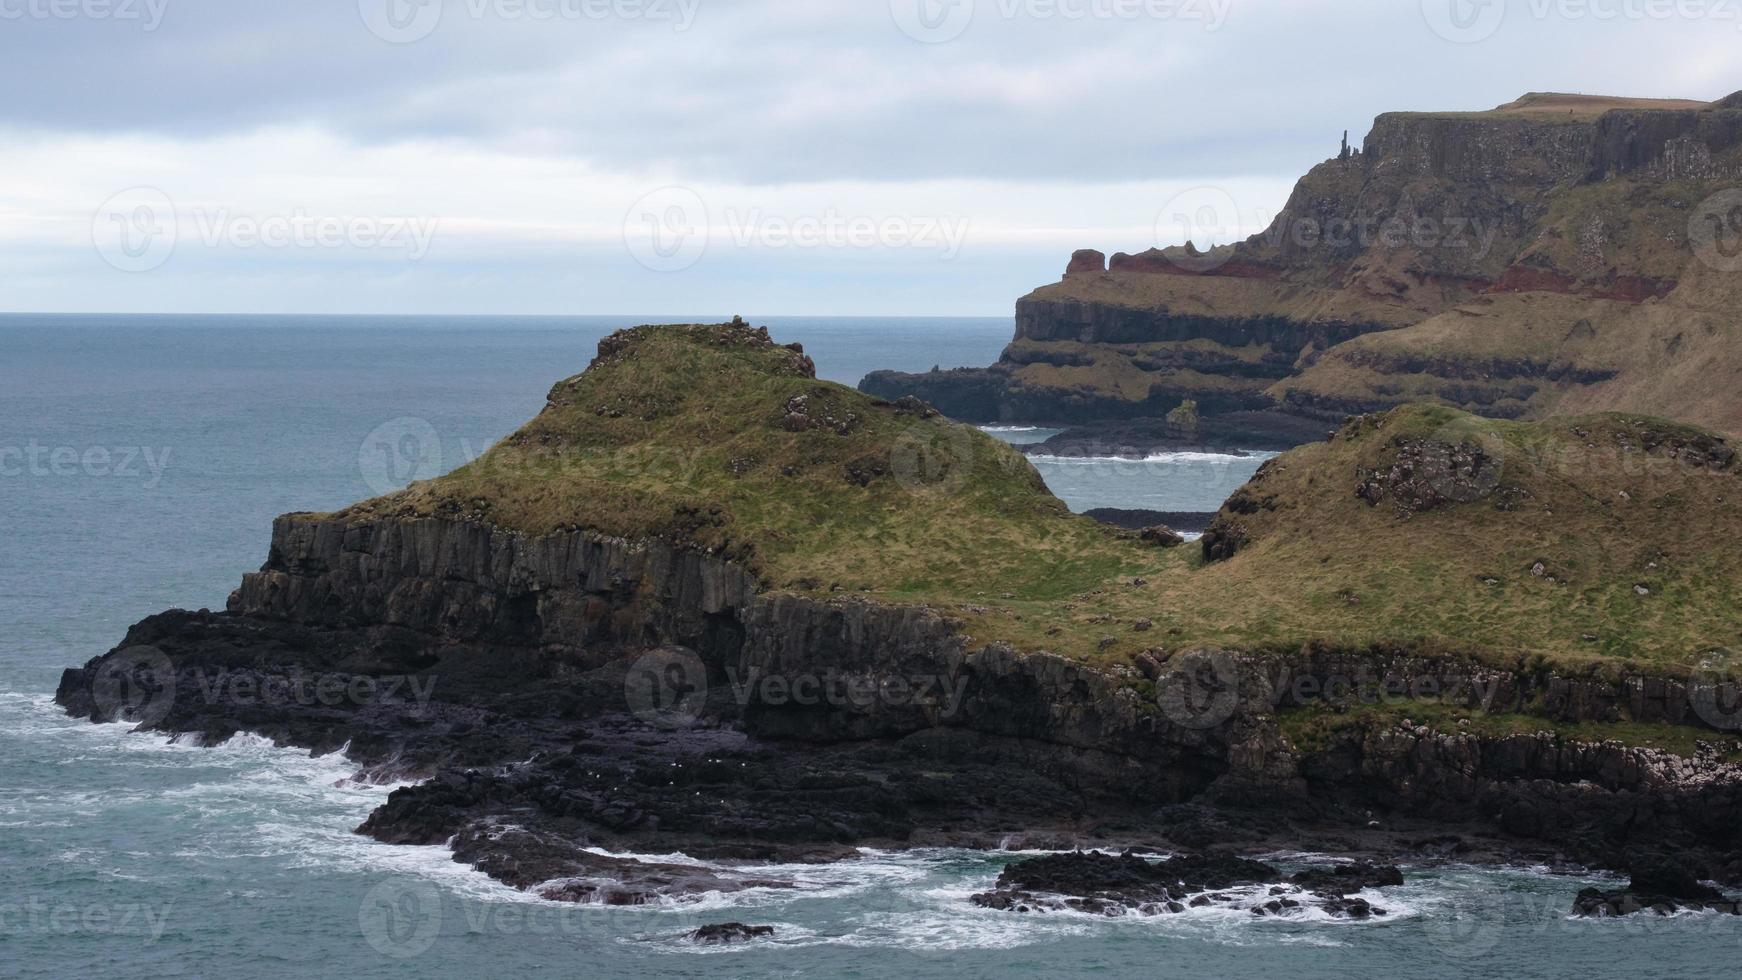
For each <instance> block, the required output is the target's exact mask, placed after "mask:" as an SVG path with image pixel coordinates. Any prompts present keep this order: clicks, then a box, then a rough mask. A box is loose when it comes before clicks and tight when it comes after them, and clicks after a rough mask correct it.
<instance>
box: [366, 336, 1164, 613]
mask: <svg viewBox="0 0 1742 980" xmlns="http://www.w3.org/2000/svg"><path fill="white" fill-rule="evenodd" d="M620 336H621V338H622V339H621V342H620V343H619V344H618V346H617V347H616V348H615V349H614V350H612V351H611V352H609V353H608V354H607V355H606V356H603V357H601V358H600V359H599V360H598V361H596V362H595V363H594V365H593V366H592V367H591V368H590V369H589V370H588V371H586V372H585V373H583V374H580V375H578V376H576V377H573V378H569V379H567V380H565V381H563V382H560V383H559V384H557V385H556V387H555V388H554V389H552V391H551V395H550V400H549V404H548V405H547V407H546V408H545V410H544V411H543V412H542V413H541V414H540V415H539V416H538V417H537V418H535V419H533V420H532V421H531V422H529V423H528V424H527V425H526V426H524V427H523V428H521V429H520V430H519V431H518V432H516V433H514V434H513V435H511V436H509V437H508V438H507V439H505V440H503V442H501V443H500V444H498V445H496V446H494V447H492V448H491V449H490V451H489V452H487V453H486V454H484V455H483V456H482V457H480V458H479V459H477V460H476V461H474V462H472V463H471V464H469V465H467V466H464V467H462V468H460V469H458V470H456V471H454V472H453V473H450V474H448V475H446V476H443V477H440V478H438V479H435V480H431V481H428V482H425V483H420V484H418V485H416V486H413V487H411V488H410V489H408V490H406V491H404V492H402V493H399V494H395V495H392V496H389V497H385V498H381V499H379V500H374V501H369V502H366V503H363V504H359V505H357V506H356V507H353V508H351V509H350V510H348V511H346V512H344V515H343V516H346V517H353V518H360V517H367V516H373V515H415V514H422V515H446V516H464V517H470V518H474V519H479V520H485V521H489V522H492V523H495V524H498V525H501V526H505V527H510V528H514V529H516V530H521V531H525V532H528V533H533V534H544V533H550V532H552V531H557V530H562V529H568V528H583V527H584V528H591V529H595V530H599V531H603V532H605V533H608V534H612V535H618V536H623V537H631V538H646V537H656V536H657V537H662V538H667V539H670V540H674V541H677V542H680V543H683V544H686V545H689V546H692V547H696V548H702V549H707V550H711V551H713V552H715V553H718V554H721V555H725V556H727V557H731V558H735V559H737V560H740V561H743V562H745V563H746V564H748V565H750V566H751V567H752V568H754V569H755V570H756V571H757V572H758V573H759V574H760V575H761V576H762V577H763V579H764V581H765V582H766V584H767V585H769V586H771V587H774V588H795V589H804V590H822V591H827V590H832V589H835V588H837V587H838V588H839V589H842V590H852V591H855V592H857V591H871V592H876V593H880V594H884V595H888V596H891V597H908V598H921V597H938V596H955V597H964V598H966V597H976V596H979V595H982V594H987V593H990V594H994V595H999V596H1002V595H1004V594H1009V595H1012V596H1013V597H1015V598H1016V599H1018V600H1035V599H1057V598H1062V597H1064V596H1068V595H1070V594H1072V593H1074V592H1076V591H1080V590H1082V589H1085V588H1088V587H1090V586H1092V585H1093V584H1095V583H1097V582H1100V581H1104V580H1106V579H1108V578H1111V577H1114V576H1116V575H1118V574H1120V573H1121V572H1122V571H1124V570H1125V569H1126V568H1127V567H1136V566H1137V565H1138V564H1139V562H1140V557H1141V552H1140V551H1139V549H1137V548H1136V547H1135V546H1134V545H1131V544H1129V543H1126V542H1121V541H1119V540H1117V539H1114V538H1112V537H1110V536H1109V535H1107V534H1106V533H1105V532H1104V531H1103V530H1102V529H1101V528H1100V527H1099V526H1098V525H1096V524H1095V523H1094V522H1092V521H1089V520H1087V519H1083V518H1077V517H1073V516H1071V515H1070V514H1069V513H1068V511H1067V510H1066V508H1065V507H1064V505H1063V504H1062V503H1060V502H1059V501H1058V500H1057V499H1056V498H1054V497H1053V496H1052V494H1050V493H1049V492H1047V490H1046V487H1045V484H1044V483H1043V482H1042V481H1041V479H1040V476H1039V474H1038V473H1036V472H1035V470H1034V468H1033V467H1032V466H1031V465H1030V464H1029V463H1028V461H1027V459H1026V458H1024V457H1023V456H1022V454H1020V453H1019V452H1017V451H1015V450H1014V449H1012V448H1010V447H1009V446H1007V445H1005V444H1004V443H1002V442H1000V441H998V440H996V439H993V438H992V437H990V436H987V435H985V434H984V433H982V432H980V431H979V430H977V429H974V428H972V427H968V426H962V425H957V424H955V423H952V422H949V421H948V420H946V419H943V418H941V417H938V416H936V415H930V416H929V417H925V416H924V415H923V414H921V413H916V412H913V411H908V410H903V409H900V408H898V407H897V406H894V405H890V404H888V403H879V402H877V401H875V400H874V399H872V398H871V397H869V396H867V395H863V394H861V393H859V392H857V391H853V390H852V389H849V388H846V387H843V386H841V385H837V384H832V383H830V382H824V381H818V380H816V379H815V378H814V377H812V376H811V371H810V369H809V367H808V362H807V361H806V359H805V358H804V356H803V355H802V354H800V353H798V352H795V351H792V350H789V349H787V348H784V347H780V346H777V345H775V344H773V343H772V342H770V341H768V340H767V338H766V336H765V335H762V334H759V333H757V332H755V331H752V330H749V329H748V328H743V327H731V326H725V327H705V326H677V327H657V328H654V327H643V328H637V329H636V330H634V331H629V332H627V333H626V334H623V335H620ZM613 342H615V341H611V342H608V343H613ZM789 406H792V407H802V409H803V415H804V417H805V418H806V419H808V420H809V421H808V422H805V423H802V424H793V423H790V422H789V419H788V416H789V415H790V414H793V413H790V412H789V411H788V409H789Z"/></svg>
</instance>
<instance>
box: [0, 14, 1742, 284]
mask: <svg viewBox="0 0 1742 980" xmlns="http://www.w3.org/2000/svg"><path fill="white" fill-rule="evenodd" d="M426 2H428V3H438V2H440V0H426ZM919 2H924V3H934V2H936V3H945V4H947V3H949V2H951V0H446V2H440V6H439V7H420V6H417V5H416V4H417V0H334V2H322V3H286V2H283V0H65V3H72V4H73V6H72V7H71V8H67V7H66V6H65V3H62V4H61V6H60V7H57V8H53V9H73V10H75V11H84V13H83V14H81V15H79V16H75V17H72V18H70V19H68V18H64V17H59V16H50V15H36V14H32V11H33V10H38V11H41V10H48V9H50V7H46V6H40V5H43V4H46V3H48V0H0V84H4V85H5V86H6V91H8V92H9V93H11V97H9V98H8V99H6V100H4V101H3V102H0V133H3V134H4V140H5V142H4V147H3V148H0V172H3V173H5V174H6V180H5V182H4V184H0V249H5V250H6V252H7V255H8V258H9V259H10V260H13V261H16V262H18V263H20V264H19V265H17V266H14V268H17V269H19V270H20V278H19V279H18V280H16V281H15V282H9V302H10V303H12V304H16V305H17V306H18V307H20V308H27V307H29V306H32V305H36V306H40V307H42V308H49V307H53V308H69V304H72V305H75V306H76V305H77V304H79V303H86V302H95V301H96V300H97V299H99V298H100V299H101V300H102V301H103V302H104V303H105V304H107V305H108V306H109V308H117V309H124V308H131V307H132V306H133V305H135V304H138V303H147V304H162V303H168V304H169V305H168V306H167V307H165V306H153V307H151V308H169V309H183V308H193V307H194V306H196V305H197V306H200V307H202V308H208V307H210V305H211V304H213V303H219V302H221V303H223V304H225V306H224V308H227V309H243V308H251V307H250V304H251V303H262V304H263V303H272V304H289V305H291V306H295V305H296V304H303V305H307V304H310V303H317V302H318V303H322V304H327V303H332V304H339V305H341V306H348V307H351V308H362V307H365V306H368V307H370V308H373V307H374V306H376V305H377V304H380V303H387V302H391V303H398V304H401V306H400V307H399V308H401V309H404V310H410V309H446V308H450V304H453V303H456V302H459V303H461V304H462V305H464V306H466V307H467V308H472V309H489V308H492V306H493V305H494V306H495V307H504V306H515V307H516V308H528V307H536V308H538V309H541V310H547V311H553V312H554V311H561V310H576V309H583V310H584V309H605V308H614V309H635V308H647V307H649V306H650V305H657V304H655V303H650V302H649V301H648V300H646V299H644V298H643V299H640V300H638V299H637V296H636V295H634V294H632V293H630V292H629V290H630V289H632V288H633V289H642V290H646V292H645V293H643V294H642V295H643V296H647V295H651V296H656V297H661V298H664V297H672V298H673V299H674V301H676V300H678V299H681V300H682V301H683V302H685V303H698V304H704V305H706V304H705V301H707V300H709V299H710V298H713V299H714V301H715V303H717V304H718V305H721V306H726V307H731V306H734V305H736V304H734V303H732V302H728V301H727V300H728V299H730V298H732V297H743V296H744V295H745V294H746V293H749V294H751V296H750V298H751V299H753V300H755V301H756V302H758V303H764V304H767V306H766V309H767V310H768V311H771V312H772V311H779V312H815V311H817V310H805V309H803V308H802V307H803V304H805V303H811V302H824V303H826V304H827V309H828V310H830V311H835V312H861V311H869V310H868V309H867V310H858V309H855V308H853V307H851V306H848V305H847V304H849V303H860V302H863V303H867V304H872V305H876V306H877V307H878V308H879V309H885V310H886V309H887V305H888V304H889V303H891V302H897V301H898V302H899V303H900V304H901V305H902V307H903V308H904V309H906V310H907V311H909V312H946V311H948V312H959V311H963V310H964V309H966V308H972V311H980V312H999V311H1002V310H1005V309H1008V305H1009V303H1010V301H1011V300H1013V299H1014V298H1015V297H1016V296H1018V295H1020V294H1021V293H1023V292H1025V291H1026V290H1027V289H1029V288H1031V287H1032V286H1034V285H1037V284H1039V283H1040V282H1043V281H1046V280H1049V279H1051V278H1053V277H1055V276H1056V274H1057V270H1058V268H1059V267H1060V266H1061V265H1062V263H1063V260H1064V257H1065V255H1066V254H1067V253H1068V252H1069V250H1070V249H1072V248H1074V247H1078V246H1094V247H1101V248H1104V249H1108V250H1113V249H1127V250H1129V249H1134V248H1141V247H1144V246H1146V245H1148V244H1154V243H1155V241H1154V238H1155V235H1154V230H1153V229H1154V219H1155V213H1156V210H1157V208H1159V207H1160V204H1161V203H1163V202H1165V200H1166V199H1167V197H1168V196H1170V195H1171V194H1172V193H1174V192H1176V191H1178V190H1179V189H1181V188H1185V187H1190V186H1195V185H1198V184H1203V183H1214V184H1216V185H1218V186H1222V187H1227V188H1231V189H1233V190H1234V191H1236V192H1237V193H1236V196H1237V197H1239V198H1241V200H1242V206H1243V208H1245V209H1247V210H1250V211H1252V212H1254V213H1257V212H1263V211H1274V209H1275V208H1276V207H1278V206H1280V204H1281V202H1282V199H1283V198H1284V197H1285V196H1286V194H1287V189H1288V187H1289V185H1290V183H1291V182H1292V180H1293V179H1294V177H1296V176H1297V175H1298V174H1300V173H1301V172H1303V171H1304V170H1305V169H1306V168H1307V167H1309V166H1311V165H1312V164H1313V163H1315V162H1317V161H1319V160H1322V159H1324V158H1326V157H1328V156H1330V155H1332V154H1333V153H1334V152H1335V151H1336V148H1337V145H1338V140H1339V138H1340V136H1341V134H1342V131H1343V130H1344V129H1349V130H1351V131H1352V132H1353V134H1354V135H1355V137H1356V138H1357V139H1358V138H1359V136H1360V135H1361V133H1362V132H1364V130H1365V127H1366V125H1367V123H1368V121H1369V120H1370V119H1371V118H1372V116H1374V115H1376V114H1377V113H1379V112H1382V111H1387V110H1391V109H1399V108H1420V109H1433V108H1444V109H1476V108H1484V107H1488V106H1492V105H1495V104H1498V103H1500V102H1504V101H1507V100H1510V99H1512V98H1515V97H1516V96H1518V95H1520V94H1522V93H1523V92H1525V91H1529V90H1543V89H1555V90H1581V91H1608V92H1627V93H1636V94H1646V95H1687V96H1699V97H1715V96H1718V95H1722V94H1724V93H1725V92H1728V91H1730V90H1733V89H1737V88H1742V76H1739V75H1738V72H1737V70H1736V69H1735V67H1734V58H1733V57H1731V54H1732V52H1733V50H1734V45H1735V42H1736V39H1737V37H1738V35H1739V32H1738V31H1737V26H1738V25H1737V24H1734V23H1729V24H1714V23H1713V22H1712V21H1711V20H1710V19H1705V20H1701V19H1697V18H1689V17H1676V18H1670V19H1648V20H1639V19H1634V20H1629V19H1627V18H1621V19H1618V20H1617V19H1611V20H1598V19H1596V18H1594V17H1588V16H1586V17H1569V16H1567V15H1565V14H1564V13H1561V12H1557V11H1558V10H1559V8H1558V7H1557V6H1556V5H1555V4H1554V3H1553V2H1551V0H1531V2H1530V3H1526V2H1523V0H1515V2H1513V3H1510V4H1509V5H1508V6H1507V8H1506V11H1507V15H1506V18H1505V20H1504V23H1503V24H1502V25H1501V26H1500V28H1499V29H1498V31H1497V32H1496V33H1495V34H1494V35H1493V36H1492V37H1491V38H1488V39H1485V40H1483V41H1482V42H1481V43H1473V44H1460V43H1455V42H1453V41H1448V40H1447V39H1446V38H1444V37H1441V36H1437V35H1436V34H1435V33H1434V31H1433V30H1432V29H1430V26H1429V20H1428V18H1425V17H1424V16H1423V9H1424V8H1423V6H1422V4H1421V3H1419V2H1405V3H1397V2H1393V0H1337V2H1331V0H953V2H955V3H956V4H958V6H955V7H938V8H936V9H937V10H939V11H944V12H945V13H946V14H948V15H949V16H957V15H958V14H959V13H960V12H963V11H965V12H966V13H967V15H968V16H967V18H966V20H964V21H961V22H960V23H953V22H947V23H946V25H945V26H946V27H949V29H950V30H955V29H956V28H960V31H959V34H956V35H954V36H952V37H951V38H950V39H949V40H944V41H942V42H941V43H927V38H925V37H919V38H916V37H915V36H914V34H915V32H916V28H915V27H914V24H915V23H920V22H915V21H911V19H910V20H908V21H905V22H904V20H903V17H902V16H897V15H898V14H902V11H903V10H904V9H905V8H904V6H903V5H904V4H906V5H910V6H911V5H912V4H914V3H919ZM1429 2H1438V0H1429ZM1446 2H1452V0H1446ZM389 3H399V4H409V6H404V7H401V8H398V9H399V12H400V13H403V14H405V15H406V18H403V19H401V20H398V21H391V22H390V21H383V20H380V16H383V15H384V13H385V11H387V9H388V8H387V4H389ZM964 4H965V5H966V6H961V5H964ZM33 5H36V6H33ZM1599 5H1600V4H1599ZM129 6H131V8H132V9H135V10H140V11H143V15H142V16H141V17H140V18H135V19H128V18H122V17H120V16H118V15H116V13H115V11H117V10H120V9H126V8H128V7H129ZM915 9H916V10H917V9H918V8H915ZM98 10H106V11H109V13H108V14H107V15H104V16H98V15H97V14H96V11H98ZM153 10H156V12H157V14H158V15H159V17H160V19H159V20H156V21H153V20H150V19H149V16H150V14H151V11H153ZM432 11H433V12H434V13H433V14H432ZM1536 11H1542V12H1543V13H1541V14H1540V15H1538V13H1536ZM903 16H905V15H903ZM384 23H385V24H389V27H386V28H384V27H382V26H381V25H382V24H384ZM904 23H905V26H906V28H907V30H905V31H904V29H903V26H904ZM372 24H373V25H374V29H373V30H372V29H371V25H372ZM392 24H399V25H401V26H400V27H392V26H391V25H392ZM396 32H397V33H396ZM918 33H921V34H923V33H924V32H923V31H918ZM930 40H934V41H935V40H937V38H935V37H932V38H930ZM1665 66H1669V67H1668V68H1666V67H1665ZM1666 89H1672V90H1667V91H1666ZM141 185H144V186H151V187H157V188H160V189H162V190H163V191H164V192H165V193H166V194H168V195H169V196H170V197H171V198H172V199H173V200H174V201H175V203H176V207H177V208H178V209H188V210H198V209H205V213H209V211H210V210H211V209H213V208H220V207H221V208H227V209H228V213H230V214H241V215H244V216H261V215H263V216H266V217H268V218H270V217H273V216H279V217H283V216H287V215H294V214H296V213H298V212H301V213H305V214H307V215H311V216H316V217H319V216H328V217H333V216H336V217H339V218H349V219H358V218H367V217H370V216H377V217H378V216H413V217H416V216H431V217H436V218H439V219H440V227H439V230H438V231H437V233H436V235H435V237H434V239H433V241H432V244H431V249H430V256H429V257H428V258H426V259H425V260H423V262H422V263H421V264H420V265H419V266H417V267H415V268H411V269H406V268H402V267H400V266H396V265H395V264H394V262H393V256H391V255H390V254H386V253H384V252H379V251H376V252H372V253H371V254H367V255H360V254H354V253H355V252H356V250H354V249H353V250H351V251H350V252H346V251H345V250H338V251H337V252H322V253H320V254H317V255H309V254H304V253H297V252H292V253H285V252H281V251H272V250H268V249H261V248H253V249H236V248H230V247H229V246H228V245H224V246H218V247H212V248H206V247H204V246H202V247H201V248H200V249H199V250H198V251H194V252H190V251H188V250H187V249H186V248H180V249H178V251H177V253H176V255H175V258H174V259H173V260H172V261H170V262H168V263H166V264H165V265H164V266H163V267H162V268H160V269H158V270H156V271H154V272H152V273H151V274H150V276H149V277H133V278H132V279H129V278H126V277H122V278H118V279H117V278H114V273H113V270H110V269H107V268H106V267H102V266H98V267H96V268H95V269H93V268H91V266H90V263H92V262H95V261H97V259H98V258H99V257H98V256H97V254H96V252H95V250H94V249H93V248H92V243H91V240H90V239H91V234H92V229H91V227H90V222H91V218H92V216H93V215H95V214H96V213H97V211H98V209H99V207H100V206H101V205H102V203H103V202H104V201H105V200H108V199H109V197H110V195H113V194H114V193H116V192H117V191H119V190H122V189H125V188H130V187H136V186H141ZM665 185H681V186H684V187H688V188H692V189H694V190H696V191H697V192H698V193H700V194H701V195H702V196H703V197H704V198H705V199H706V200H707V202H708V204H709V206H710V210H714V211H719V210H723V209H725V208H726V207H727V206H729V205H730V206H731V207H733V208H734V209H737V212H738V213H739V214H742V213H743V212H744V211H745V210H746V209H749V208H751V207H754V208H757V209H760V210H759V213H760V214H762V215H764V216H766V215H773V216H776V217H777V218H783V219H793V218H795V217H796V218H805V217H807V216H808V217H816V216H819V215H823V214H826V213H827V212H829V211H831V209H832V210H833V211H835V212H837V213H839V214H843V215H846V216H847V217H848V218H853V217H859V218H867V219H874V218H880V217H886V216H889V215H891V214H894V215H907V216H908V217H910V218H915V217H925V216H949V215H961V216H966V217H967V218H968V219H969V220H970V231H969V233H968V234H967V237H966V241H965V243H964V245H963V247H962V250H961V254H960V255H958V256H956V257H955V260H954V261H955V262H956V263H957V264H956V265H955V266H954V267H953V268H952V267H950V266H948V265H944V266H943V267H942V269H941V270H940V268H939V263H938V262H936V261H934V259H935V257H934V256H926V255H924V254H922V252H921V251H917V250H915V249H914V248H912V247H900V248H894V247H882V246H879V247H872V248H849V249H843V250H834V251H825V252H817V251H815V250H805V249H793V248H790V247H788V248H784V249H770V248H768V247H765V244H766V243H765V242H760V243H758V244H753V245H752V246H750V247H745V248H734V249H732V250H730V251H729V252H718V251H710V254H709V255H708V257H707V259H706V260H705V261H703V262H699V263H697V264H696V265H694V266H692V267H690V268H688V269H686V270H684V271H683V272H682V273H681V274H676V275H670V276H666V277H663V278H655V279H648V278H646V277H645V276H644V275H643V273H644V272H646V270H644V269H641V268H640V267H639V266H635V265H633V263H632V257H631V256H630V255H629V253H628V250H627V249H626V248H625V247H624V243H623V234H624V232H623V227H622V225H623V221H624V217H625V215H626V212H627V211H628V209H629V207H630V205H631V204H632V203H634V202H635V201H636V200H638V199H639V198H640V197H641V195H644V194H646V193H647V192H648V191H649V190H651V189H654V188H657V187H660V186H665ZM208 216H209V215H208ZM708 220H709V223H710V225H716V224H720V222H721V219H720V216H719V215H718V214H715V215H711V216H710V217H709V219H708ZM710 230H711V231H714V232H716V233H719V231H720V230H719V229H717V228H711V229H710ZM184 244H185V242H184ZM33 249H34V250H37V251H30V250H33ZM994 255H996V256H997V257H998V258H997V260H996V261H994V259H993V256H994ZM626 262H628V263H630V265H629V266H628V267H625V263H626ZM1000 262H1001V263H1003V264H1002V265H1000V264H999V263H1000ZM438 267H439V268H440V269H441V270H442V271H441V272H440V273H439V274H435V273H431V272H430V271H429V270H431V269H435V268H438ZM25 269H28V270H29V271H28V275H25V274H24V272H23V270H25ZM854 270H858V271H857V272H855V271H854ZM970 273H971V274H970ZM807 276H814V277H817V278H816V279H815V280H814V281H815V282H818V283H823V284H826V285H825V286H822V287H815V288H813V287H812V286H811V285H809V283H811V282H812V281H813V280H808V279H806V278H805V277H807ZM322 277H324V278H322ZM856 277H858V278H856ZM317 279H318V281H323V282H326V283H328V285H327V286H326V287H323V288H318V289H312V290H311V289H310V287H309V283H310V282H312V281H317ZM94 283H100V284H101V285H93V284H94ZM678 283H681V285H678ZM13 287H16V288H13ZM462 290H464V291H465V292H464V294H463V295H462ZM492 291H493V292H494V293H495V294H494V295H490V293H491V292H492ZM177 297H179V298H177ZM172 299H173V301H172ZM601 304H610V305H608V306H607V305H601ZM142 308H143V307H142ZM274 308H277V307H274ZM746 308H748V307H746Z"/></svg>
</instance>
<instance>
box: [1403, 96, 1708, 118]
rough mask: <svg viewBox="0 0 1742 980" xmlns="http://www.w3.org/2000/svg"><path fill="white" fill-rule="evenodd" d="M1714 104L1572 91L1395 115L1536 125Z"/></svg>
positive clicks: (1696, 108)
mask: <svg viewBox="0 0 1742 980" xmlns="http://www.w3.org/2000/svg"><path fill="white" fill-rule="evenodd" d="M1713 104H1714V103H1711V102H1701V101H1698V100H1695V99H1639V98H1630V97H1627V96H1618V95H1583V94H1579V93H1573V92H1528V93H1526V94H1525V95H1523V96H1522V97H1520V98H1518V99H1515V100H1513V101H1511V102H1508V103H1506V104H1505V105H1501V106H1495V107H1494V108H1492V109H1486V110H1482V111H1479V112H1397V113H1386V115H1395V116H1428V117H1440V118H1447V119H1458V118H1504V117H1517V116H1523V117H1527V118H1530V119H1532V120H1535V121H1538V122H1554V121H1556V120H1565V121H1572V122H1590V121H1591V120H1593V119H1595V118H1597V117H1598V116H1600V115H1602V114H1603V113H1605V112H1614V111H1616V110H1623V109H1624V110H1631V111H1635V112H1639V111H1683V110H1689V109H1695V110H1698V109H1707V108H1710V107H1711V106H1712V105H1713Z"/></svg>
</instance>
